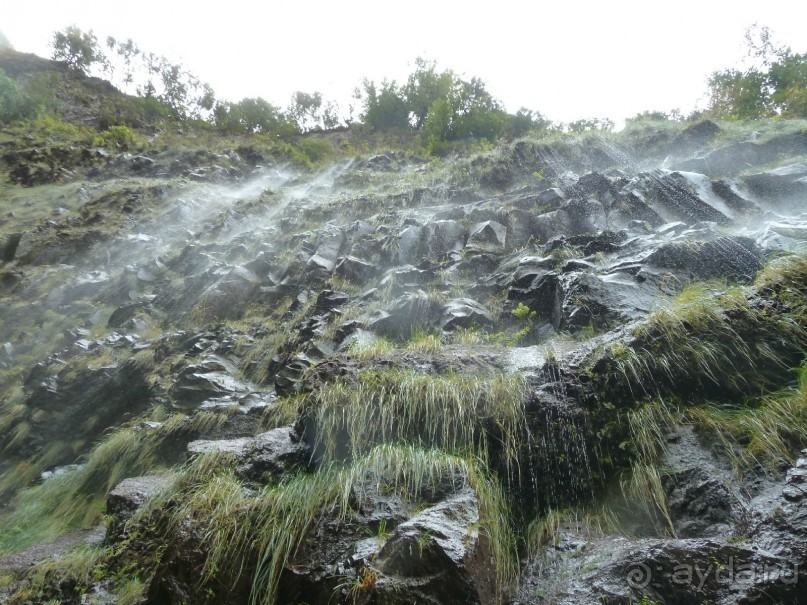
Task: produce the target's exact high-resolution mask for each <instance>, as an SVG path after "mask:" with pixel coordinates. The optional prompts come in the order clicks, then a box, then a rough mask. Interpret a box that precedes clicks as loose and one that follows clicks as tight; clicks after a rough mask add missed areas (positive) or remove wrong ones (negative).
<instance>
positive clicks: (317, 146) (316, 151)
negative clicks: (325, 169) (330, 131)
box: [297, 138, 336, 164]
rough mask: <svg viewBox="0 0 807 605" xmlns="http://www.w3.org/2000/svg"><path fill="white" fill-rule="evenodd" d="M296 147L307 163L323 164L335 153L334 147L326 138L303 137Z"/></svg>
mask: <svg viewBox="0 0 807 605" xmlns="http://www.w3.org/2000/svg"><path fill="white" fill-rule="evenodd" d="M297 147H298V149H299V150H300V151H301V152H302V154H303V156H304V157H305V158H306V159H307V160H308V162H307V163H309V164H324V163H325V162H327V161H328V160H330V159H332V158H333V156H334V155H335V154H336V149H335V148H334V146H333V144H332V143H331V142H330V141H328V140H327V139H313V138H310V139H303V140H302V141H300V142H299V143H298V144H297Z"/></svg>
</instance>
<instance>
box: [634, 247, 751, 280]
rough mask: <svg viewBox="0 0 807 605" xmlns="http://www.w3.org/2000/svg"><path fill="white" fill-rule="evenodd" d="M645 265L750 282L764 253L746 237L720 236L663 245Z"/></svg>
mask: <svg viewBox="0 0 807 605" xmlns="http://www.w3.org/2000/svg"><path fill="white" fill-rule="evenodd" d="M644 262H645V263H646V264H648V265H652V266H655V267H662V268H666V269H675V270H678V271H685V272H688V273H690V274H691V275H692V276H694V277H697V278H699V279H713V278H719V277H725V278H729V279H732V280H737V281H744V282H748V281H750V280H752V279H753V278H754V276H755V275H756V273H757V271H759V270H760V269H761V268H762V250H761V249H760V248H759V246H757V244H756V242H754V240H752V239H750V238H747V237H740V236H734V237H719V238H717V239H715V240H713V241H708V242H698V241H682V242H670V243H666V244H662V245H661V246H660V247H659V248H657V249H656V250H654V251H653V252H651V253H650V254H649V255H648V256H647V257H646V258H645V259H644Z"/></svg>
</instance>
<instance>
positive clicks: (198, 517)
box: [171, 445, 518, 605]
mask: <svg viewBox="0 0 807 605" xmlns="http://www.w3.org/2000/svg"><path fill="white" fill-rule="evenodd" d="M199 464H201V465H204V466H207V467H209V466H210V465H209V462H207V461H204V460H202V461H201V462H196V463H194V464H193V465H192V466H191V467H190V468H189V470H188V474H187V476H186V477H185V478H184V479H183V480H181V481H180V486H181V489H182V492H181V493H182V494H184V495H183V496H182V500H181V503H180V505H179V506H178V507H177V508H176V509H175V510H174V512H173V513H172V516H171V519H172V520H171V524H172V526H173V527H181V526H183V525H184V524H186V523H187V522H188V520H191V521H192V522H195V523H196V524H198V526H199V528H200V530H201V532H202V534H201V540H202V543H203V544H204V545H205V551H206V560H205V564H204V567H203V570H202V578H201V582H200V586H203V585H205V583H207V582H210V581H211V580H214V579H216V578H218V577H223V578H228V579H230V580H232V581H238V579H239V578H241V577H242V575H243V574H244V573H252V574H253V575H252V591H251V599H250V602H251V603H253V604H261V605H268V604H270V603H274V602H275V599H276V595H277V590H278V586H279V582H280V578H281V574H282V573H283V570H284V569H285V567H286V565H287V564H288V563H289V562H290V561H291V560H292V558H293V557H294V556H295V554H296V552H297V551H298V549H299V547H300V546H301V544H302V542H303V541H304V539H305V537H306V535H307V534H308V533H309V532H310V531H311V530H312V529H313V528H314V527H315V526H316V524H317V523H318V522H319V521H320V519H322V518H323V517H324V516H326V515H327V516H329V517H332V518H333V517H335V518H336V519H337V520H340V521H345V520H347V518H348V517H349V516H350V515H351V514H352V512H353V510H354V509H353V507H354V506H355V503H356V502H357V501H358V502H360V501H361V500H362V496H361V494H362V492H363V490H365V489H366V488H367V487H368V486H370V485H373V486H375V487H376V488H377V489H379V490H380V491H382V492H384V493H391V492H395V493H398V494H399V495H400V496H401V497H402V498H403V499H404V500H405V501H408V502H410V503H415V502H416V501H417V500H418V498H419V496H420V494H421V493H422V492H423V490H424V489H425V488H429V487H431V488H434V487H436V486H437V485H439V484H441V483H444V482H446V481H453V482H457V481H462V482H465V483H466V484H467V485H469V486H470V487H471V488H472V489H473V490H474V491H475V493H476V494H477V498H478V499H479V505H480V527H481V531H484V532H485V536H486V538H487V543H488V545H489V548H490V551H491V556H492V558H493V563H494V567H495V570H496V575H497V578H496V584H497V586H498V587H499V589H500V590H503V589H504V588H505V587H506V586H509V585H510V584H512V582H513V581H514V580H515V578H516V576H517V570H518V564H517V557H516V553H515V539H514V535H513V533H512V530H511V527H510V524H509V518H508V515H507V506H506V503H505V499H504V495H503V493H502V491H501V488H500V486H499V485H498V483H497V482H496V481H495V480H494V479H492V478H491V477H489V476H488V475H487V474H486V473H485V472H484V471H483V470H481V468H480V467H479V465H478V464H477V463H476V462H474V461H473V460H469V459H465V458H460V457H456V456H452V455H449V454H446V453H444V452H441V451H438V450H427V449H420V448H416V447H413V446H392V445H382V446H378V447H376V448H373V449H372V450H370V451H369V452H368V453H367V454H365V455H364V456H362V457H361V458H358V459H356V460H354V461H353V462H352V463H350V464H349V465H344V466H343V465H339V464H330V465H327V466H326V467H323V468H322V469H320V470H319V471H318V472H315V473H301V474H298V475H296V476H293V477H291V478H288V479H286V480H285V481H283V482H281V483H280V484H277V485H270V486H267V487H265V488H264V489H263V490H261V491H260V492H258V493H257V494H256V493H254V492H251V491H249V490H247V489H246V488H245V487H244V486H242V485H241V484H240V483H239V482H238V480H237V479H236V478H235V476H234V475H233V474H232V472H231V470H229V469H227V468H226V467H225V469H224V470H220V471H219V472H214V473H210V472H200V469H199V468H197V466H198V465H199ZM460 477H461V478H460ZM457 487H458V488H459V487H462V485H457Z"/></svg>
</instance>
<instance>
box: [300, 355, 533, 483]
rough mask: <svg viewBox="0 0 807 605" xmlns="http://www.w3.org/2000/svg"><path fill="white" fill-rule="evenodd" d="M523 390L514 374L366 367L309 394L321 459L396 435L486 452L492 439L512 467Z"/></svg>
mask: <svg viewBox="0 0 807 605" xmlns="http://www.w3.org/2000/svg"><path fill="white" fill-rule="evenodd" d="M525 396H526V385H525V382H524V380H523V379H522V378H521V377H520V376H517V375H490V376H479V375H460V374H444V375H438V376H431V375H424V374H419V373H415V372H413V371H406V370H391V371H383V372H374V371H364V372H361V373H360V374H359V380H358V381H357V382H355V383H348V382H345V381H337V382H335V383H331V384H328V385H325V386H323V387H321V388H320V389H319V390H317V391H315V392H314V393H312V394H311V395H309V403H308V408H309V409H310V410H311V412H310V414H311V416H312V419H313V422H314V425H315V431H316V434H315V435H314V437H315V440H316V442H317V444H318V445H321V446H322V448H323V449H324V456H325V459H326V460H332V459H334V458H336V457H343V456H346V455H349V456H352V457H358V456H360V455H361V454H362V453H364V452H366V451H368V450H369V449H371V448H372V447H373V446H375V445H376V444H378V443H389V442H401V441H403V442H408V443H414V444H416V445H419V446H422V447H439V448H441V449H445V450H449V451H453V452H474V453H475V454H476V455H479V456H480V457H482V458H484V457H486V456H487V454H488V452H489V451H490V449H491V448H490V446H491V445H493V444H494V442H495V445H496V448H497V449H498V450H500V452H501V456H502V459H503V460H504V461H505V463H506V465H507V468H508V473H511V472H513V471H515V470H516V467H517V464H518V459H517V453H518V449H519V443H520V441H521V439H522V437H523V433H524V427H525V422H526V421H525V416H524V400H525ZM345 449H346V451H345Z"/></svg>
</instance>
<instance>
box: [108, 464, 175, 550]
mask: <svg viewBox="0 0 807 605" xmlns="http://www.w3.org/2000/svg"><path fill="white" fill-rule="evenodd" d="M173 480H174V477H173V476H172V475H148V476H143V477H130V478H128V479H124V480H123V481H121V482H120V483H119V484H118V485H117V486H115V489H113V490H112V491H111V492H109V494H108V495H107V497H106V514H107V515H108V518H109V522H108V524H107V533H106V541H107V542H108V543H110V544H114V543H115V542H117V541H120V540H122V539H123V538H124V537H125V535H124V534H125V526H126V523H127V521H129V519H131V518H132V515H134V514H135V513H136V512H137V511H138V510H139V509H140V508H142V507H143V505H144V504H146V503H147V502H148V501H149V499H151V498H153V497H155V496H157V495H158V494H160V493H161V492H163V491H164V490H166V489H167V488H168V487H170V485H171V483H172V482H173Z"/></svg>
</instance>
